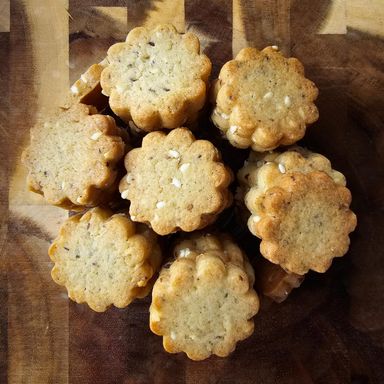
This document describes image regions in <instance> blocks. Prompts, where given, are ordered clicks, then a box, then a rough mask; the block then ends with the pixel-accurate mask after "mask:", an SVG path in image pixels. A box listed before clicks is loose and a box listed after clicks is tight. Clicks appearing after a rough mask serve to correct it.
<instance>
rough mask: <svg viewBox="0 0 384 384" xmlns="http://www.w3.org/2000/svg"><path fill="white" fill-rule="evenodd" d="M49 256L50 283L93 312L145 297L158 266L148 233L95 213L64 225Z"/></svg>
mask: <svg viewBox="0 0 384 384" xmlns="http://www.w3.org/2000/svg"><path fill="white" fill-rule="evenodd" d="M49 256H50V257H51V259H52V261H53V262H54V267H53V269H52V278H53V280H54V281H55V282H56V283H58V284H59V285H63V286H65V287H66V289H67V290H68V296H69V297H70V298H71V299H72V300H74V301H76V302H77V303H87V304H88V305H89V307H90V308H92V309H93V310H94V311H97V312H103V311H105V310H106V309H107V308H108V307H109V306H110V305H115V306H116V307H119V308H123V307H126V306H127V305H128V304H129V303H130V302H131V301H132V300H134V299H135V298H138V297H144V296H146V295H147V294H148V292H149V290H150V288H151V287H152V284H153V279H152V277H153V276H154V274H155V273H156V272H157V270H158V269H159V266H160V262H161V254H160V248H159V246H158V245H157V243H156V236H155V234H154V233H153V232H152V231H151V230H149V229H148V228H142V227H141V224H139V225H136V224H134V223H133V222H132V221H131V220H130V219H129V216H127V215H125V214H112V212H110V211H107V210H105V209H101V208H94V209H92V210H90V211H88V212H87V213H85V214H84V215H83V216H82V215H81V214H78V215H75V216H72V217H70V218H69V219H67V221H66V222H65V223H64V224H63V226H62V227H61V229H60V234H59V236H58V237H57V238H56V239H55V240H54V242H53V243H52V245H51V247H50V249H49Z"/></svg>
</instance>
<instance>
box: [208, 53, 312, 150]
mask: <svg viewBox="0 0 384 384" xmlns="http://www.w3.org/2000/svg"><path fill="white" fill-rule="evenodd" d="M275 48H276V47H267V48H264V49H263V50H262V51H258V50H257V49H256V48H244V49H242V50H241V51H240V52H239V53H238V55H237V56H236V58H235V59H234V60H231V61H229V62H227V63H226V64H225V65H224V66H223V68H222V69H221V71H220V74H219V79H218V81H216V83H215V84H214V86H213V88H212V99H213V101H214V103H215V107H214V110H213V113H212V116H211V118H212V120H213V122H214V123H215V125H216V126H217V127H218V128H219V129H221V130H222V131H223V132H224V133H225V135H226V137H227V139H228V140H229V141H230V143H231V144H232V145H234V146H235V147H238V148H247V147H252V149H253V150H255V151H259V152H263V151H267V150H271V149H274V148H276V147H278V146H279V145H289V144H293V143H295V142H296V141H298V140H300V139H301V138H302V137H303V136H304V134H305V129H306V126H307V125H308V124H310V123H313V122H314V121H316V120H317V119H318V111H317V108H316V106H315V105H314V103H313V102H314V100H315V99H316V97H317V94H318V90H317V88H316V86H315V84H314V83H312V82H311V81H310V80H308V79H306V78H305V77H304V68H303V66H302V64H301V63H300V62H299V60H297V59H295V58H285V57H284V56H283V55H282V54H281V52H280V51H278V50H277V49H275Z"/></svg>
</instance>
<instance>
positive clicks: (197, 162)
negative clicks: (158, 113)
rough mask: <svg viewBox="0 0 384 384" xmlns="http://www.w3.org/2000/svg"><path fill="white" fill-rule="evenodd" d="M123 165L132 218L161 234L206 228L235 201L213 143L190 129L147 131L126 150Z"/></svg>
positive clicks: (124, 194) (228, 176)
mask: <svg viewBox="0 0 384 384" xmlns="http://www.w3.org/2000/svg"><path fill="white" fill-rule="evenodd" d="M125 167H126V169H127V172H128V173H127V175H126V176H125V177H124V178H123V179H122V181H121V182H120V193H121V197H122V198H123V199H127V200H130V202H131V205H130V208H129V212H130V215H131V217H132V220H134V221H138V222H142V223H149V224H150V225H151V227H152V228H153V230H154V231H155V232H156V233H158V234H160V235H166V234H169V233H172V232H174V231H176V230H179V229H181V230H183V231H186V232H190V231H194V230H195V229H200V228H203V227H204V226H206V225H208V224H210V223H211V222H213V221H214V220H215V218H216V216H217V215H218V214H219V213H220V212H221V211H222V210H223V209H224V208H226V207H227V206H228V205H229V204H230V203H231V195H230V193H229V191H228V185H229V183H230V182H231V179H232V173H231V171H230V170H229V169H228V168H226V167H225V165H224V164H223V163H222V162H221V161H220V154H219V152H218V150H217V149H216V148H215V147H214V146H213V144H211V143H210V142H209V141H206V140H196V139H195V138H194V136H193V135H192V133H191V132H190V131H189V130H187V129H186V128H178V129H174V130H173V131H171V132H170V133H169V134H168V135H166V134H165V133H163V132H152V133H149V134H148V135H146V136H145V137H144V139H143V142H142V147H140V148H135V149H133V150H132V151H130V152H128V154H127V155H126V157H125Z"/></svg>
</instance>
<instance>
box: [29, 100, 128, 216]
mask: <svg viewBox="0 0 384 384" xmlns="http://www.w3.org/2000/svg"><path fill="white" fill-rule="evenodd" d="M122 135H123V134H122V131H121V130H120V129H119V128H118V127H116V124H115V121H114V119H113V118H112V117H111V116H105V115H99V114H97V111H96V109H95V108H94V107H91V106H87V105H84V104H74V105H73V106H71V107H70V108H69V109H61V110H60V111H59V112H58V113H57V114H55V115H53V116H51V117H50V118H48V119H47V120H46V121H45V122H44V123H41V124H37V125H36V126H34V127H33V128H32V129H31V142H30V145H29V147H28V148H27V149H26V150H25V151H24V153H23V156H22V160H23V163H24V164H25V166H26V167H27V168H28V170H29V174H28V177H27V184H28V186H29V188H30V190H32V191H34V192H37V193H39V194H41V195H43V196H44V198H45V199H46V201H47V202H48V203H49V204H52V205H57V206H60V207H63V208H67V209H76V208H79V207H84V206H94V205H97V204H98V203H100V202H102V201H104V200H106V199H107V198H108V197H109V196H110V195H111V193H112V192H113V191H116V190H117V187H118V186H117V180H116V178H117V173H118V171H117V165H118V163H119V161H120V160H121V159H122V157H123V156H124V150H125V145H124V141H123V139H122V137H121V136H122Z"/></svg>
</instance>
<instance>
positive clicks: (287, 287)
mask: <svg viewBox="0 0 384 384" xmlns="http://www.w3.org/2000/svg"><path fill="white" fill-rule="evenodd" d="M259 259H260V260H258V263H257V269H256V275H257V279H256V281H257V288H258V291H259V292H261V293H262V294H263V295H264V296H266V297H269V298H270V299H272V300H273V301H275V302H276V303H282V302H283V301H284V300H286V299H287V298H288V296H289V294H290V293H291V292H292V290H293V289H294V288H298V287H300V285H301V283H302V282H303V281H304V278H305V277H304V276H302V275H297V274H296V273H288V272H286V271H284V269H283V268H281V267H280V266H279V265H276V264H273V263H270V262H269V261H268V260H266V259H264V258H262V257H260V258H259Z"/></svg>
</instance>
